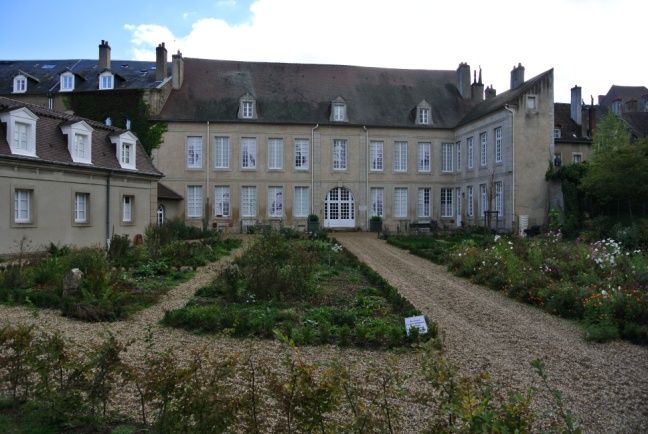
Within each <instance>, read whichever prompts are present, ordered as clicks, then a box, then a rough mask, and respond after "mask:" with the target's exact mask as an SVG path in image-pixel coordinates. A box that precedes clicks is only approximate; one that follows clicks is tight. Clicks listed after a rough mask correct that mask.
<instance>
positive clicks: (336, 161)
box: [333, 139, 347, 170]
mask: <svg viewBox="0 0 648 434" xmlns="http://www.w3.org/2000/svg"><path fill="white" fill-rule="evenodd" d="M346 168H347V145H346V140H341V139H335V140H333V169H336V170H345V169H346Z"/></svg>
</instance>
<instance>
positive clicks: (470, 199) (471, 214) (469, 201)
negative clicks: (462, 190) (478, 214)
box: [466, 185, 475, 217]
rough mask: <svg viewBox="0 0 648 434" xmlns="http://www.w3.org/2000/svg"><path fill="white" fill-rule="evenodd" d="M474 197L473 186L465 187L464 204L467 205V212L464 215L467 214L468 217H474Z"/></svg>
mask: <svg viewBox="0 0 648 434" xmlns="http://www.w3.org/2000/svg"><path fill="white" fill-rule="evenodd" d="M474 200H475V198H474V196H473V186H472V185H468V186H466V203H467V205H468V206H467V208H468V209H467V210H466V214H468V217H474V216H475V203H474Z"/></svg>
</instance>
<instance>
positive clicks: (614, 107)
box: [612, 99, 621, 115]
mask: <svg viewBox="0 0 648 434" xmlns="http://www.w3.org/2000/svg"><path fill="white" fill-rule="evenodd" d="M612 112H613V113H614V114H616V115H620V114H621V100H620V99H617V100H615V101H614V102H613V103H612Z"/></svg>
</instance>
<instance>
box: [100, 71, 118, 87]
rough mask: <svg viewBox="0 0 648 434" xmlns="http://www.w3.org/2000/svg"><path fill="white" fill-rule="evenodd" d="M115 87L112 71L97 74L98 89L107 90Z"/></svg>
mask: <svg viewBox="0 0 648 434" xmlns="http://www.w3.org/2000/svg"><path fill="white" fill-rule="evenodd" d="M114 87H115V77H114V76H113V74H112V72H110V71H105V72H102V73H101V74H99V89H101V90H107V89H114Z"/></svg>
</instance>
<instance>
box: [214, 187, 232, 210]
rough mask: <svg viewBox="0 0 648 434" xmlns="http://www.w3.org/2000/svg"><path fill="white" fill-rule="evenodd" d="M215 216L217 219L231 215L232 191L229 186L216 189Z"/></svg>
mask: <svg viewBox="0 0 648 434" xmlns="http://www.w3.org/2000/svg"><path fill="white" fill-rule="evenodd" d="M214 215H215V216H216V217H229V215H230V189H229V187H227V186H220V187H216V188H215V189H214Z"/></svg>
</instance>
